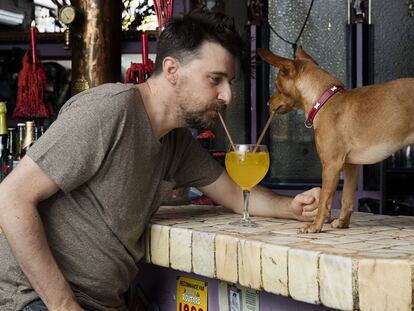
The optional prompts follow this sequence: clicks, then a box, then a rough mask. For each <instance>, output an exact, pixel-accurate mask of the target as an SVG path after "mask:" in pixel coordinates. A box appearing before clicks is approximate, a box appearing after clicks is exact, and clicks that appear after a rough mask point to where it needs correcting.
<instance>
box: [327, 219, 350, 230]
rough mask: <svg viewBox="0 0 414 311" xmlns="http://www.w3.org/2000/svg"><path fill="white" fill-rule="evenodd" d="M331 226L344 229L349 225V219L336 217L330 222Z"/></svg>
mask: <svg viewBox="0 0 414 311" xmlns="http://www.w3.org/2000/svg"><path fill="white" fill-rule="evenodd" d="M331 227H332V228H335V229H345V228H348V227H349V221H345V220H343V219H340V218H337V219H334V221H332V222H331Z"/></svg>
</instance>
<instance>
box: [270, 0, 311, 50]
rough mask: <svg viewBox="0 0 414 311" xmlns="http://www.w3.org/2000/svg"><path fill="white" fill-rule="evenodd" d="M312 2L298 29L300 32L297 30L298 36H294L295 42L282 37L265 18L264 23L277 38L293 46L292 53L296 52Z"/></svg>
mask: <svg viewBox="0 0 414 311" xmlns="http://www.w3.org/2000/svg"><path fill="white" fill-rule="evenodd" d="M313 2H314V0H312V1H311V4H310V6H309V10H308V14H307V15H306V18H305V22H304V23H303V25H302V29H301V30H300V32H299V35H298V37H297V38H296V40H295V42H291V41H289V40H287V39H285V38H283V37H282V36H281V35H279V34H278V33H277V31H276V30H275V29H274V28H273V27H272V26H271V25H270V23H269V20H267V21H266V23H267V25H268V26H269V28H270V30H271V31H272V32H273V33H274V34H275V35H276V36H277V37H278V38H279V39H281V40H282V41H284V42H286V43H288V44H290V45H291V46H292V48H293V53H295V52H296V48H297V43H298V41H299V39H300V37H301V36H302V33H303V30H304V29H305V27H306V24H307V22H308V19H309V16H310V13H311V11H312V7H313Z"/></svg>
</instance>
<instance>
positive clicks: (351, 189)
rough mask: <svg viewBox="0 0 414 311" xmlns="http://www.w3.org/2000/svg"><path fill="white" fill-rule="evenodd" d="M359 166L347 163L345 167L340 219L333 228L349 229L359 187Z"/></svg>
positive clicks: (333, 223) (335, 221)
mask: <svg viewBox="0 0 414 311" xmlns="http://www.w3.org/2000/svg"><path fill="white" fill-rule="evenodd" d="M359 167H360V166H359V165H356V164H350V163H345V165H344V174H345V180H344V189H343V192H342V206H341V212H340V214H339V218H337V219H335V220H334V221H333V222H332V223H331V226H332V228H348V227H349V223H350V221H351V215H352V211H353V209H354V202H355V192H356V190H357V185H358V173H359Z"/></svg>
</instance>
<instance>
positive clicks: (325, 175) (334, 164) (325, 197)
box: [299, 161, 343, 233]
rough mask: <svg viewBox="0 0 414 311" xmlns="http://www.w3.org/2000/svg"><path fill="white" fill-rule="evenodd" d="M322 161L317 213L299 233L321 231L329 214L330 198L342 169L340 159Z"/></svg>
mask: <svg viewBox="0 0 414 311" xmlns="http://www.w3.org/2000/svg"><path fill="white" fill-rule="evenodd" d="M322 162H324V161H322ZM325 163H326V164H325V165H324V164H323V163H322V166H323V171H322V191H321V197H320V199H319V206H318V214H317V215H316V217H315V219H314V221H313V223H311V224H307V225H305V227H303V228H302V229H301V230H299V232H301V233H315V232H321V230H322V226H323V224H324V222H325V220H326V219H327V218H329V216H330V214H331V207H332V200H333V196H334V194H335V191H336V186H337V185H338V180H339V172H340V171H341V169H342V166H343V162H342V161H329V162H327V161H325Z"/></svg>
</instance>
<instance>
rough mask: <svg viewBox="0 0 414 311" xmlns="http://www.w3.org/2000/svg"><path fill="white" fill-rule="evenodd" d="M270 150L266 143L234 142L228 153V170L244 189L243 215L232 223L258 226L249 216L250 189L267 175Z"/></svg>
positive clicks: (226, 162) (226, 161) (226, 160)
mask: <svg viewBox="0 0 414 311" xmlns="http://www.w3.org/2000/svg"><path fill="white" fill-rule="evenodd" d="M269 162H270V161H269V151H268V150H267V146H266V145H256V144H234V147H233V146H232V147H231V149H230V150H229V151H228V152H227V153H226V159H225V164H226V170H227V173H228V174H229V176H230V177H231V179H233V180H234V182H235V183H236V184H237V185H239V186H240V187H241V188H242V190H243V215H242V217H241V219H240V221H237V222H233V223H231V224H232V225H239V226H243V227H257V226H258V225H257V224H256V223H255V222H253V221H252V220H251V219H250V216H249V197H250V190H251V189H252V188H253V187H254V186H256V185H257V184H258V183H259V182H260V181H261V180H262V179H263V177H265V175H266V173H267V171H268V169H269Z"/></svg>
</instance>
